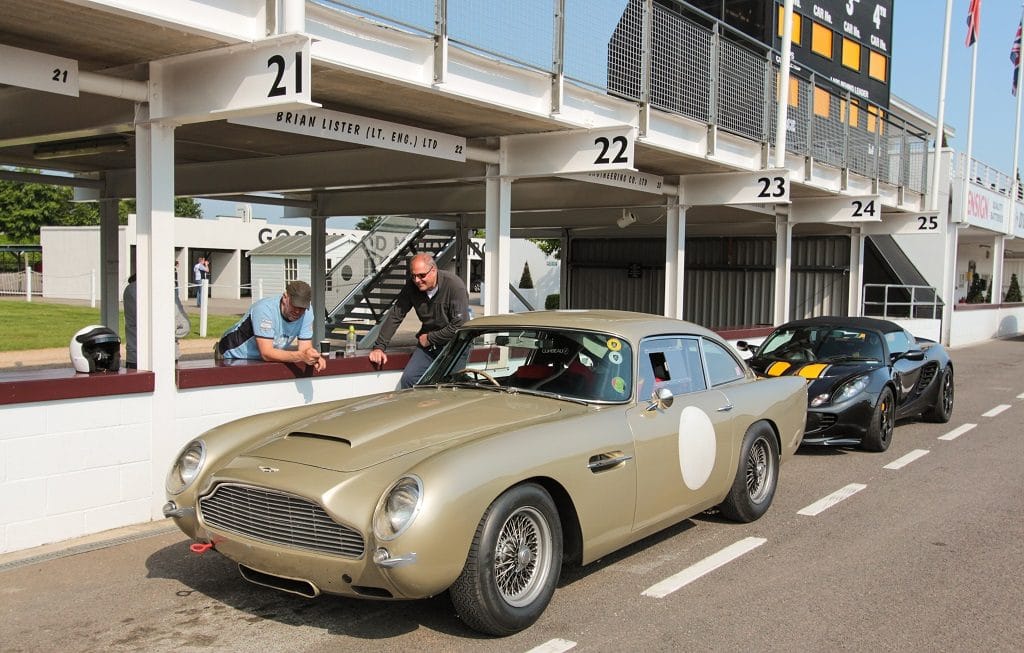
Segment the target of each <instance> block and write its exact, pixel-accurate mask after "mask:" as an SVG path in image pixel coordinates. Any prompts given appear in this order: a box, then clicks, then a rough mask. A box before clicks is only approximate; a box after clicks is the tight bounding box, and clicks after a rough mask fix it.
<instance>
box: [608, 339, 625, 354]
mask: <svg viewBox="0 0 1024 653" xmlns="http://www.w3.org/2000/svg"><path fill="white" fill-rule="evenodd" d="M606 344H607V346H608V349H610V350H611V351H619V350H620V349H622V341H621V340H619V339H618V338H608V342H607V343H606Z"/></svg>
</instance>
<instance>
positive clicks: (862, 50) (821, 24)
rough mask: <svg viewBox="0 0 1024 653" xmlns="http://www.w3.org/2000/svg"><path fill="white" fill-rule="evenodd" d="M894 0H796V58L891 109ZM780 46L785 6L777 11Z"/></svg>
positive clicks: (776, 32)
mask: <svg viewBox="0 0 1024 653" xmlns="http://www.w3.org/2000/svg"><path fill="white" fill-rule="evenodd" d="M892 5H893V0H794V1H793V59H794V60H795V61H796V62H797V63H798V64H802V65H803V66H806V67H809V68H811V69H812V70H814V71H816V72H818V73H820V74H822V75H825V76H827V77H828V78H829V79H831V80H832V81H833V82H835V83H837V84H839V85H840V86H841V87H842V88H844V89H846V90H848V91H850V93H851V94H852V95H853V96H855V97H860V98H863V99H866V100H870V101H871V102H873V103H875V104H878V105H880V106H882V107H883V108H885V109H888V107H889V82H890V79H889V78H890V73H891V65H890V64H891V61H892V9H893V7H892ZM774 14H775V16H774V30H773V32H774V38H773V40H772V44H773V45H774V46H775V47H776V48H780V47H781V46H782V16H783V5H782V2H781V1H780V0H776V11H775V12H774Z"/></svg>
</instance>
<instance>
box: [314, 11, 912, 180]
mask: <svg viewBox="0 0 1024 653" xmlns="http://www.w3.org/2000/svg"><path fill="white" fill-rule="evenodd" d="M319 3H320V4H322V5H324V6H327V7H331V8H335V9H338V10H341V11H346V12H349V13H354V14H357V15H359V16H362V17H365V18H369V19H371V20H375V21H378V22H381V23H383V24H386V25H388V26H389V27H391V28H394V29H401V30H404V31H408V32H411V33H415V34H420V35H423V36H426V37H431V38H434V39H436V40H438V41H439V42H440V41H441V40H442V38H447V39H448V42H449V43H450V44H451V45H453V46H455V47H459V48H463V49H466V50H470V51H473V52H476V53H479V54H482V55H484V56H488V57H492V58H494V59H497V60H500V61H502V62H505V63H509V64H512V65H516V66H520V67H523V68H528V69H531V70H536V71H540V72H544V73H547V74H550V75H552V76H553V77H559V76H561V77H562V78H564V80H565V81H567V82H569V83H573V84H576V85H579V86H581V87H588V88H591V89H595V90H598V91H604V92H606V93H609V94H611V95H615V96H618V97H623V98H626V99H629V100H633V101H636V102H638V103H640V104H641V105H646V106H648V107H650V108H652V109H654V110H658V111H664V112H668V113H673V114H678V115H681V116H685V117H687V118H691V119H693V120H697V121H699V122H702V123H706V124H709V125H714V126H716V127H718V128H719V129H722V130H725V131H728V132H731V133H735V134H738V135H741V136H744V137H746V138H749V139H751V140H754V141H758V142H764V143H770V144H774V143H775V113H776V100H775V98H776V93H777V91H776V89H777V87H778V65H777V63H776V62H777V60H778V53H777V52H776V51H774V50H772V49H771V48H770V47H768V46H766V45H764V44H763V43H760V42H758V41H756V40H754V39H751V38H750V37H748V36H746V35H744V34H742V33H740V32H738V31H736V30H734V29H732V28H730V27H728V26H727V25H725V24H722V23H720V22H712V21H709V20H705V21H704V22H705V23H707V24H708V25H711V26H710V27H709V26H707V25H704V24H700V23H698V22H696V21H694V20H691V19H690V18H688V17H687V16H684V15H682V14H681V13H679V12H676V11H673V10H672V9H669V8H666V7H664V6H662V5H661V4H655V3H653V2H650V0H600V1H598V0H517V1H516V2H480V1H479V0H345V1H342V0H319ZM691 9H692V8H691ZM693 11H696V10H693ZM698 13H699V12H698ZM707 18H710V17H707ZM791 79H792V82H791V87H790V89H789V90H788V98H789V102H790V107H789V110H788V118H789V119H788V125H787V133H788V136H787V138H786V149H787V150H788V151H789V152H792V153H794V154H798V155H802V156H807V157H813V159H815V160H817V161H820V162H822V163H825V164H829V165H832V166H835V167H837V168H843V169H847V170H850V171H851V172H855V173H858V174H860V175H863V176H865V177H867V178H870V179H878V180H879V181H881V182H884V183H888V184H891V185H894V186H899V187H904V188H907V189H909V190H912V191H916V192H921V193H923V192H925V190H926V188H927V184H928V150H929V138H928V131H927V130H926V129H924V128H921V127H918V126H916V125H913V124H911V123H909V122H906V121H904V120H901V119H900V118H898V117H895V116H893V115H891V114H890V113H889V111H888V110H887V109H886V108H884V107H880V106H877V105H874V104H872V103H870V102H868V101H866V100H864V99H863V98H858V97H856V96H851V94H850V92H849V91H847V90H845V89H843V88H842V87H840V86H838V85H836V84H835V83H833V82H831V81H829V80H828V79H827V78H826V77H823V76H819V75H817V74H816V73H815V72H814V71H813V70H811V69H809V68H807V67H806V66H796V67H794V70H793V73H792V77H791Z"/></svg>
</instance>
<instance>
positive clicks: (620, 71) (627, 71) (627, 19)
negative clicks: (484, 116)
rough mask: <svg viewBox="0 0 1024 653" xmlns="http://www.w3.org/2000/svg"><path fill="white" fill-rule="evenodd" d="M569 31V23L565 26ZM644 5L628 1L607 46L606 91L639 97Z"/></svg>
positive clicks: (641, 78)
mask: <svg viewBox="0 0 1024 653" xmlns="http://www.w3.org/2000/svg"><path fill="white" fill-rule="evenodd" d="M566 29H569V28H568V24H567V26H566ZM642 51H643V3H642V2H640V0H629V3H628V4H627V5H626V7H625V9H624V10H623V12H622V16H621V18H620V19H619V22H618V24H617V25H616V27H615V30H614V31H613V32H612V38H611V41H609V43H608V92H609V93H612V94H614V95H620V96H622V97H624V98H628V99H630V100H639V99H640V98H641V89H642V82H643V71H642V65H643V64H642V57H641V52H642Z"/></svg>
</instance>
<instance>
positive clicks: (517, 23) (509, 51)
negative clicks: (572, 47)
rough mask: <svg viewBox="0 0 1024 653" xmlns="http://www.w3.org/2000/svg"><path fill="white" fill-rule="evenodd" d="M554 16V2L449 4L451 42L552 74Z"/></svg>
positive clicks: (460, 0) (468, 0)
mask: <svg viewBox="0 0 1024 653" xmlns="http://www.w3.org/2000/svg"><path fill="white" fill-rule="evenodd" d="M553 16H554V4H553V0H516V2H480V0H448V38H449V39H450V40H451V41H452V42H455V43H461V44H463V45H466V46H468V47H469V48H472V49H475V50H479V51H480V52H485V53H489V54H494V55H497V56H499V57H501V58H502V59H506V60H509V61H514V62H517V63H521V64H525V65H527V66H530V67H533V68H538V69H540V70H546V71H549V72H550V71H551V69H552V68H551V53H552V50H553V44H554V18H553Z"/></svg>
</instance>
